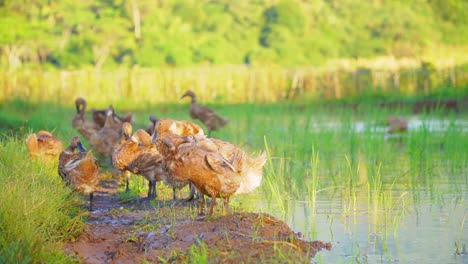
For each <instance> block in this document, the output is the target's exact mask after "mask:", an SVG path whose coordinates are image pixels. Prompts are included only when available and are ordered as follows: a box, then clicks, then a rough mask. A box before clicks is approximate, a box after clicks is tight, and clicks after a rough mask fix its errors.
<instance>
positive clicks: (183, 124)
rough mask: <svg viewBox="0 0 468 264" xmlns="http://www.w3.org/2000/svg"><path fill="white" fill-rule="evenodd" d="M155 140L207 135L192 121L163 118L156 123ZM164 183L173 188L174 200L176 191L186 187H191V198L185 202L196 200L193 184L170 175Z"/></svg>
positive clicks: (153, 140)
mask: <svg viewBox="0 0 468 264" xmlns="http://www.w3.org/2000/svg"><path fill="white" fill-rule="evenodd" d="M152 134H153V138H152V143H154V142H155V141H156V139H157V138H158V137H159V138H160V139H163V138H165V137H167V136H170V135H178V136H200V137H202V136H204V135H205V133H204V132H203V129H202V128H201V127H200V126H199V125H197V124H195V123H192V122H190V121H187V120H175V119H171V118H163V119H160V120H158V121H157V122H156V124H155V126H154V131H153V133H152ZM164 182H165V183H166V184H167V185H169V186H172V188H173V200H176V189H182V188H183V187H185V186H186V185H189V188H190V194H189V197H188V198H186V199H185V201H188V202H190V201H192V200H194V198H195V192H196V190H195V187H194V185H193V184H191V183H190V182H188V181H178V180H177V179H175V178H174V177H172V176H171V175H170V174H167V175H166V178H165V179H164Z"/></svg>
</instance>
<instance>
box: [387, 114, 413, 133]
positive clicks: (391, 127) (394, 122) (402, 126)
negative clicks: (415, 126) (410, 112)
mask: <svg viewBox="0 0 468 264" xmlns="http://www.w3.org/2000/svg"><path fill="white" fill-rule="evenodd" d="M387 123H388V129H387V133H388V134H393V133H399V132H405V131H407V130H408V120H406V119H405V118H403V117H389V118H388V119H387Z"/></svg>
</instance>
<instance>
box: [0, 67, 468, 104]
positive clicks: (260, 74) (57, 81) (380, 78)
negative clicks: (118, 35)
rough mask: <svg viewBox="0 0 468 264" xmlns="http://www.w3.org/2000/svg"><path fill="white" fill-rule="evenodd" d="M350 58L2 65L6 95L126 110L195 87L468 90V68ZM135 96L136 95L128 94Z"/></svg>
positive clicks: (347, 94)
mask: <svg viewBox="0 0 468 264" xmlns="http://www.w3.org/2000/svg"><path fill="white" fill-rule="evenodd" d="M347 64H349V63H345V64H343V66H339V67H337V68H336V67H335V68H333V69H329V68H323V69H316V68H312V67H304V68H297V69H288V68H281V67H266V66H263V67H258V66H242V65H237V66H216V67H198V68H179V69H140V68H134V69H120V70H115V71H101V70H76V71H63V70H44V71H41V70H32V69H20V70H17V71H13V72H10V71H6V70H3V71H2V70H0V83H2V84H3V86H4V87H5V88H4V89H3V92H1V93H0V99H2V100H7V99H10V98H14V97H22V98H26V97H27V98H29V100H30V101H33V102H41V101H43V100H44V98H47V100H48V101H50V102H54V103H58V104H68V102H72V101H73V100H74V99H75V98H76V97H79V96H81V97H85V98H86V99H87V100H88V101H89V102H90V103H92V105H94V106H95V107H107V105H108V103H109V102H113V103H114V104H115V105H114V106H117V107H118V108H122V107H130V108H137V107H138V108H140V107H141V106H142V105H143V106H147V107H151V106H153V105H155V104H167V103H179V102H180V101H179V97H180V96H181V95H182V94H183V93H184V92H185V90H188V89H192V90H194V91H195V92H196V93H197V95H198V97H199V99H200V102H203V103H211V104H213V103H216V104H242V103H278V102H282V101H285V100H289V101H291V100H294V101H297V102H302V103H308V102H311V101H315V102H320V101H323V99H324V98H325V99H328V100H336V99H339V100H344V101H350V100H352V101H357V100H359V99H362V98H369V99H371V100H385V99H387V100H388V99H389V97H390V98H393V99H399V98H401V97H406V96H408V97H410V98H414V97H428V96H429V97H434V98H447V97H448V98H457V97H460V96H464V95H466V93H467V88H468V78H466V75H465V74H464V72H465V71H466V68H467V67H468V66H467V64H462V65H448V66H447V65H446V66H444V67H441V68H435V67H432V66H424V65H420V62H419V61H417V62H416V64H415V65H411V67H407V65H398V66H397V67H396V68H395V69H380V68H379V66H377V65H372V64H369V65H366V64H364V65H362V64H356V65H355V66H352V67H347V66H346V65H347ZM127 98H131V100H128V99H127Z"/></svg>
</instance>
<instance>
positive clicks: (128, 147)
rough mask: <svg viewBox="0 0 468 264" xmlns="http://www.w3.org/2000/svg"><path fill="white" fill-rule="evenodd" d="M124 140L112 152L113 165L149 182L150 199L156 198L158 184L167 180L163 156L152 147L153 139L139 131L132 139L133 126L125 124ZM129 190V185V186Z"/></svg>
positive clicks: (144, 132)
mask: <svg viewBox="0 0 468 264" xmlns="http://www.w3.org/2000/svg"><path fill="white" fill-rule="evenodd" d="M123 128H124V138H127V139H126V140H122V141H121V142H120V143H119V144H117V145H116V146H115V148H114V150H113V152H112V164H113V165H114V167H116V168H117V169H119V170H121V171H122V172H126V171H128V172H132V173H134V174H139V175H142V176H143V177H145V178H146V179H147V180H148V181H149V190H148V198H155V197H156V182H157V181H161V180H163V179H164V178H165V171H164V169H163V167H162V159H163V156H162V155H161V154H160V153H159V152H158V150H157V149H156V148H155V146H153V145H151V137H150V135H148V133H146V131H144V130H142V129H139V130H137V131H136V132H135V134H134V135H133V136H131V137H130V135H129V132H130V133H131V130H132V129H131V125H130V124H129V123H124V125H123ZM127 189H128V184H127Z"/></svg>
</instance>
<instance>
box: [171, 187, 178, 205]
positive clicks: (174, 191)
mask: <svg viewBox="0 0 468 264" xmlns="http://www.w3.org/2000/svg"><path fill="white" fill-rule="evenodd" d="M176 200H177V196H176V188H175V187H172V201H174V202H175V201H176Z"/></svg>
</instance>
